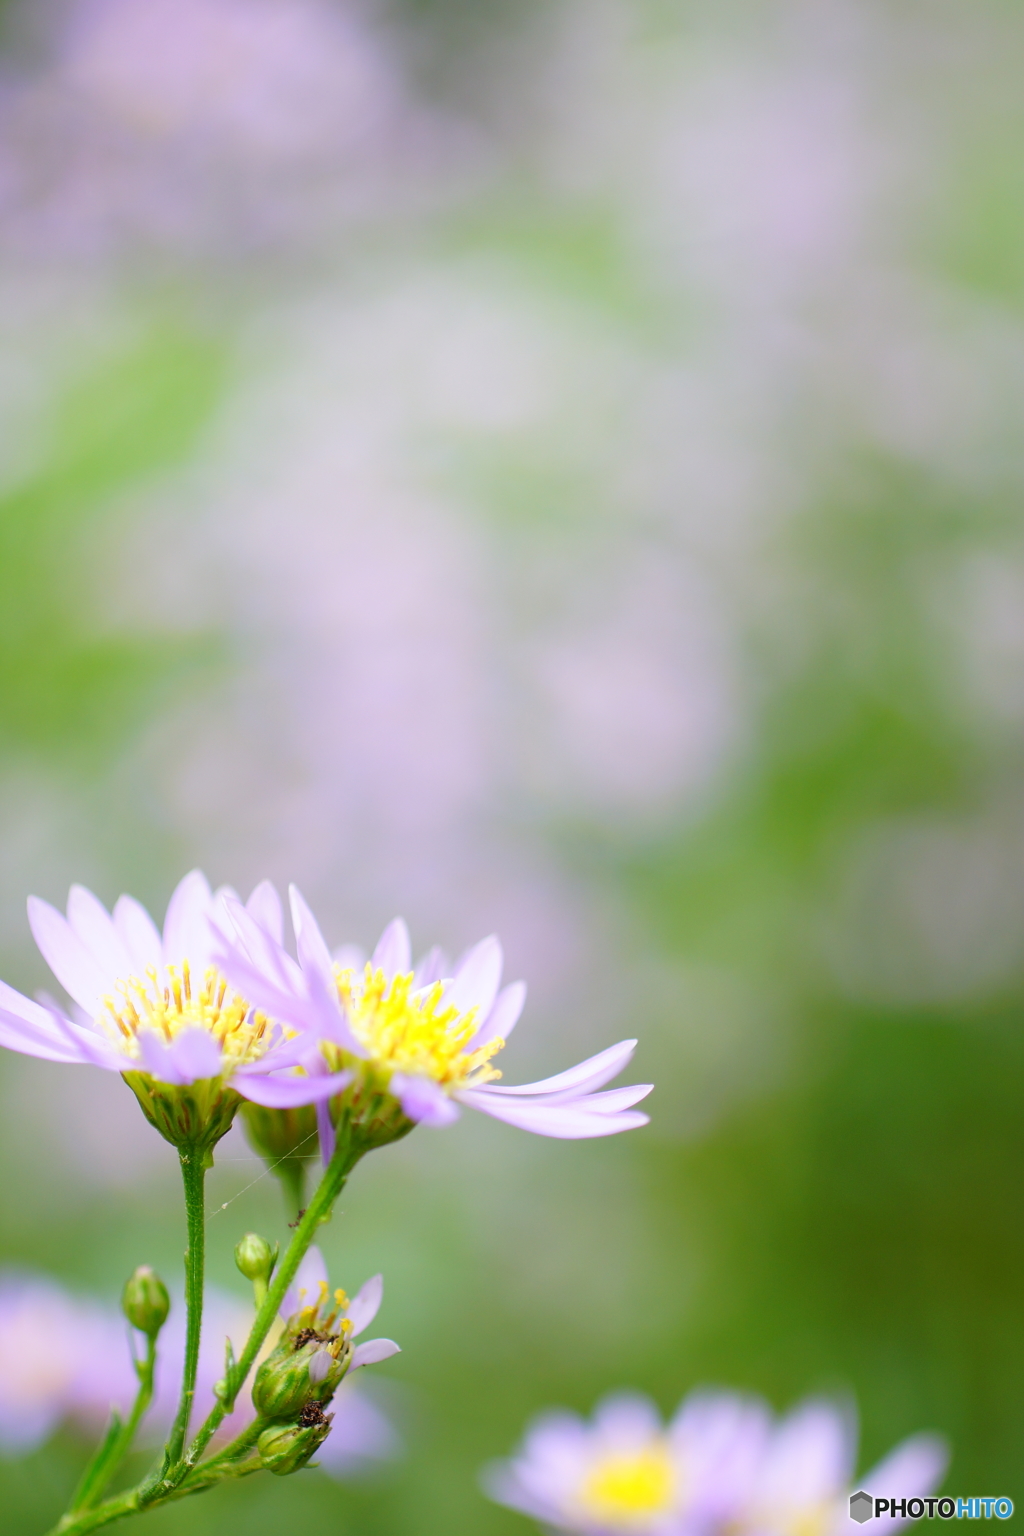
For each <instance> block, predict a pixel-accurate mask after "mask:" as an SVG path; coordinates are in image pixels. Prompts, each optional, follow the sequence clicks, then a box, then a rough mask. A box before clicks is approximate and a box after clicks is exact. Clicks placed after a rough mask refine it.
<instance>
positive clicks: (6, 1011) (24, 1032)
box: [0, 982, 89, 1066]
mask: <svg viewBox="0 0 1024 1536" xmlns="http://www.w3.org/2000/svg"><path fill="white" fill-rule="evenodd" d="M12 997H13V998H15V999H17V1005H16V1006H14V1007H11V1006H10V1005H9V1003H8V999H10V998H12ZM30 1010H31V1011H30ZM0 1045H2V1046H6V1048H7V1049H8V1050H9V1051H20V1052H21V1054H22V1055H23V1056H37V1057H38V1058H39V1060H40V1061H59V1062H65V1063H75V1064H76V1065H79V1066H81V1065H84V1064H85V1063H86V1062H88V1060H89V1057H88V1056H87V1055H86V1053H85V1052H84V1051H83V1050H82V1048H81V1046H80V1045H79V1044H77V1043H76V1041H75V1040H74V1039H73V1038H72V1037H71V1036H70V1035H65V1034H64V1033H62V1032H61V1031H60V1030H59V1029H57V1028H56V1026H55V1021H54V1020H53V1018H52V1016H51V1015H49V1014H48V1013H47V1011H46V1009H45V1008H41V1007H40V1006H39V1004H38V1003H33V1002H32V1001H31V999H30V998H27V997H22V996H21V994H20V993H19V992H15V991H14V989H13V987H8V986H7V985H6V984H5V983H3V982H0Z"/></svg>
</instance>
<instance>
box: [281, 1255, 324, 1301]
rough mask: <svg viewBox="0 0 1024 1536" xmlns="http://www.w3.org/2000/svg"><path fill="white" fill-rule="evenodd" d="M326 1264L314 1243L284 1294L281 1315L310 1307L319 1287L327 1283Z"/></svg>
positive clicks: (317, 1294) (318, 1293) (318, 1296)
mask: <svg viewBox="0 0 1024 1536" xmlns="http://www.w3.org/2000/svg"><path fill="white" fill-rule="evenodd" d="M327 1283H328V1280H327V1265H326V1264H325V1262H324V1256H323V1254H322V1253H321V1252H320V1249H319V1248H318V1247H317V1246H316V1244H315V1243H314V1244H313V1246H312V1248H310V1249H308V1250H307V1252H306V1256H305V1258H304V1259H303V1260H302V1263H301V1264H300V1265H299V1268H298V1272H297V1273H296V1276H295V1279H294V1280H293V1281H292V1283H291V1285H290V1286H289V1288H288V1290H287V1291H286V1292H285V1294H284V1300H283V1301H282V1302H281V1316H282V1317H286V1318H287V1317H291V1316H292V1314H293V1313H295V1312H298V1311H299V1310H300V1308H302V1307H311V1306H313V1305H314V1304H315V1303H316V1302H317V1301H318V1300H319V1299H320V1289H321V1287H322V1286H324V1285H327Z"/></svg>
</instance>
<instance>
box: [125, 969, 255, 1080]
mask: <svg viewBox="0 0 1024 1536" xmlns="http://www.w3.org/2000/svg"><path fill="white" fill-rule="evenodd" d="M167 977H168V982H169V985H167V986H161V984H160V979H159V977H158V974H157V971H156V968H155V967H154V966H150V967H149V968H148V969H147V971H146V975H145V978H140V977H138V976H128V977H126V978H125V979H124V980H123V981H119V982H118V983H117V994H118V995H116V996H115V995H110V996H108V997H105V998H104V999H103V1002H104V1010H105V1011H104V1012H103V1013H102V1014H101V1015H100V1018H99V1021H98V1022H99V1024H100V1027H101V1028H102V1029H104V1030H105V1031H106V1032H107V1033H108V1034H110V1035H113V1036H114V1038H115V1039H116V1040H117V1042H118V1044H119V1045H120V1046H121V1047H122V1049H123V1048H124V1047H125V1046H127V1048H128V1051H129V1054H130V1055H132V1056H135V1057H136V1058H138V1057H140V1056H141V1052H140V1050H139V1044H138V1042H139V1036H140V1035H141V1034H142V1033H143V1032H144V1031H146V1030H150V1031H152V1032H153V1033H154V1034H158V1035H159V1036H160V1037H161V1038H162V1039H163V1040H164V1041H165V1042H167V1043H168V1044H170V1042H171V1041H172V1040H173V1039H174V1037H175V1036H176V1035H177V1034H179V1033H180V1032H181V1031H182V1030H183V1029H205V1030H206V1031H207V1033H208V1034H209V1035H211V1036H212V1037H213V1039H214V1040H216V1042H217V1044H218V1045H219V1046H220V1048H221V1050H222V1052H223V1054H224V1058H225V1061H224V1070H225V1071H230V1070H231V1069H232V1068H234V1067H237V1066H241V1065H242V1063H243V1062H251V1061H258V1060H259V1058H260V1057H261V1056H262V1055H263V1054H264V1052H265V1051H266V1049H267V1041H266V1033H267V1022H268V1021H267V1019H266V1016H265V1015H264V1014H262V1013H256V1012H254V1011H253V1010H252V1009H251V1008H250V1007H249V1004H248V1003H247V1002H246V1001H245V999H244V998H242V997H239V995H238V994H237V993H233V994H232V995H231V996H230V997H229V995H228V984H227V981H226V980H225V979H224V977H223V976H221V974H220V973H219V971H217V970H215V969H214V967H213V966H209V967H208V968H207V970H206V972H205V973H204V975H203V980H202V985H201V986H200V988H199V990H198V993H195V992H194V991H193V976H192V970H191V967H190V966H189V963H188V961H187V960H183V961H182V963H181V965H180V966H174V965H169V966H168V967H167Z"/></svg>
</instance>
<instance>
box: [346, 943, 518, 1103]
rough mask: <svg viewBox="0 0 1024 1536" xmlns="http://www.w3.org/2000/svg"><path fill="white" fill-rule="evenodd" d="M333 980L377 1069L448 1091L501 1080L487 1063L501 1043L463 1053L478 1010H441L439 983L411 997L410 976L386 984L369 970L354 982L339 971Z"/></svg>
mask: <svg viewBox="0 0 1024 1536" xmlns="http://www.w3.org/2000/svg"><path fill="white" fill-rule="evenodd" d="M335 976H336V979H337V983H338V994H339V996H340V998H341V1001H342V1003H343V1004H344V1007H345V1011H346V1013H347V1015H348V1019H349V1023H350V1024H351V1026H352V1033H353V1034H354V1035H355V1037H356V1039H357V1040H358V1041H359V1043H360V1045H363V1046H365V1048H366V1050H367V1051H368V1052H369V1054H370V1057H371V1058H372V1060H373V1061H374V1063H375V1064H376V1065H377V1066H380V1067H383V1068H385V1069H386V1070H387V1071H388V1072H389V1073H390V1072H408V1073H411V1074H413V1075H415V1076H418V1077H428V1078H430V1079H431V1080H432V1081H433V1082H435V1083H439V1084H440V1085H441V1086H442V1087H443V1088H448V1089H454V1088H465V1087H468V1086H473V1087H478V1086H479V1085H480V1084H481V1083H488V1082H492V1081H493V1080H494V1079H495V1078H498V1077H500V1076H501V1073H500V1072H498V1071H497V1070H496V1069H495V1068H494V1067H492V1066H491V1065H490V1060H491V1057H492V1056H496V1055H497V1053H498V1052H499V1051H500V1050H501V1048H502V1046H503V1045H504V1044H505V1042H504V1040H501V1039H494V1040H490V1041H488V1043H487V1044H486V1045H482V1046H480V1047H479V1048H478V1049H477V1050H475V1051H474V1050H469V1049H467V1047H468V1046H469V1044H470V1041H471V1040H472V1038H473V1035H474V1034H475V1032H476V1029H477V1026H478V1023H479V1020H478V1018H477V1010H476V1009H475V1008H470V1009H468V1010H467V1011H466V1012H465V1013H460V1012H459V1010H458V1009H457V1008H453V1007H451V1005H450V1004H446V1003H445V1001H444V986H443V984H442V983H441V982H439V981H438V982H435V983H434V985H433V986H432V987H424V988H421V989H420V990H419V991H414V990H413V989H414V986H415V977H414V976H413V975H412V974H411V973H409V974H407V975H402V976H393V977H391V979H390V980H389V979H388V978H387V977H386V976H385V975H384V972H383V971H380V970H377V971H375V970H374V969H373V968H372V966H370V965H369V964H367V966H366V970H365V972H364V974H363V976H362V978H361V979H360V980H358V981H357V980H356V979H355V977H354V975H353V972H352V971H351V970H344V969H342V968H341V967H340V966H339V967H337V968H336V970H335Z"/></svg>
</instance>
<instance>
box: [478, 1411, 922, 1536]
mask: <svg viewBox="0 0 1024 1536" xmlns="http://www.w3.org/2000/svg"><path fill="white" fill-rule="evenodd" d="M856 1438H857V1437H856V1425H855V1421H854V1416H853V1414H852V1412H851V1411H850V1410H849V1409H847V1408H843V1407H840V1406H837V1405H836V1404H834V1403H830V1402H825V1401H819V1400H813V1399H812V1400H811V1401H809V1402H806V1403H802V1404H801V1405H800V1406H799V1407H797V1408H795V1409H794V1410H793V1412H792V1413H790V1414H789V1415H787V1416H786V1417H785V1418H783V1419H782V1420H780V1421H779V1422H777V1423H773V1420H772V1414H771V1410H770V1409H769V1407H768V1405H767V1403H764V1402H762V1401H761V1400H760V1399H757V1398H749V1397H743V1396H740V1395H739V1394H736V1393H730V1392H711V1391H701V1392H694V1393H691V1395H690V1396H689V1397H688V1398H686V1399H685V1400H684V1402H683V1403H682V1404H681V1406H680V1408H679V1409H678V1411H677V1413H676V1414H675V1416H674V1417H673V1418H672V1420H671V1421H670V1422H669V1424H668V1425H667V1426H663V1425H662V1422H661V1419H660V1417H659V1415H658V1412H657V1409H656V1408H655V1407H654V1404H653V1403H651V1402H650V1401H649V1399H647V1398H646V1397H641V1396H639V1395H636V1394H633V1393H616V1394H613V1395H612V1396H610V1397H607V1398H605V1399H604V1401H603V1402H602V1403H600V1404H599V1405H598V1407H597V1409H596V1411H595V1413H594V1417H593V1419H592V1421H591V1422H590V1423H587V1422H585V1421H584V1420H582V1419H580V1418H578V1417H577V1415H575V1414H572V1413H547V1414H542V1415H541V1416H540V1417H539V1418H538V1419H536V1420H535V1421H534V1423H533V1424H532V1425H531V1426H530V1428H529V1429H528V1431H527V1434H526V1436H525V1439H524V1441H523V1445H522V1448H521V1449H520V1451H519V1452H518V1453H517V1455H515V1456H514V1457H512V1459H511V1460H509V1461H507V1462H498V1463H496V1464H495V1465H493V1466H492V1467H490V1468H488V1469H487V1470H486V1472H485V1474H484V1486H485V1488H486V1490H487V1492H488V1493H489V1494H490V1495H491V1497H492V1498H493V1499H496V1500H497V1501H498V1502H499V1503H501V1504H507V1505H509V1506H510V1507H511V1508H513V1509H518V1510H520V1511H521V1512H522V1513H523V1514H526V1515H531V1516H532V1517H533V1518H534V1519H535V1520H539V1521H540V1522H541V1523H542V1524H544V1525H546V1526H548V1527H550V1528H553V1529H555V1530H560V1531H573V1532H577V1533H578V1536H620V1533H622V1532H632V1533H633V1536H725V1533H728V1536H848V1533H852V1532H853V1531H854V1530H859V1529H860V1527H859V1526H857V1525H856V1523H855V1522H854V1521H851V1520H850V1516H849V1496H850V1493H851V1492H852V1491H853V1486H854V1485H852V1481H851V1480H852V1476H853V1471H854V1467H855V1456H856ZM946 1461H947V1452H946V1447H945V1445H944V1443H943V1442H942V1440H940V1439H939V1438H938V1437H937V1436H935V1435H915V1436H913V1437H912V1438H911V1439H909V1440H905V1441H904V1442H903V1443H902V1445H900V1446H898V1447H897V1448H896V1450H895V1451H893V1452H892V1453H891V1454H890V1455H889V1456H887V1457H886V1458H885V1460H884V1461H882V1462H881V1463H879V1465H878V1466H877V1467H875V1468H874V1470H873V1471H871V1472H867V1473H865V1474H864V1477H863V1479H862V1483H861V1485H859V1486H863V1487H864V1488H866V1489H868V1490H869V1491H870V1492H871V1493H872V1494H873V1495H874V1496H876V1497H880V1498H886V1497H889V1498H891V1497H893V1496H895V1497H897V1498H901V1499H902V1498H917V1497H921V1496H922V1495H926V1494H929V1493H931V1492H933V1491H934V1489H935V1488H936V1487H937V1486H938V1484H939V1482H940V1481H941V1478H942V1475H943V1472H944V1470H945V1467H946ZM903 1523H905V1522H903V1521H897V1524H903Z"/></svg>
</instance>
